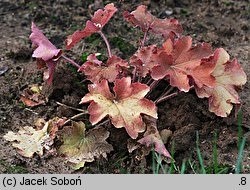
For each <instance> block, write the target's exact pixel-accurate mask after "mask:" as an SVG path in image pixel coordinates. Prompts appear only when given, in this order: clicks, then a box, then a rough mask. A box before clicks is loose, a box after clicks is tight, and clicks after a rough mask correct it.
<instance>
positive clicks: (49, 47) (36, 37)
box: [29, 22, 62, 61]
mask: <svg viewBox="0 0 250 190" xmlns="http://www.w3.org/2000/svg"><path fill="white" fill-rule="evenodd" d="M31 30H32V33H31V35H30V37H29V38H30V40H31V41H32V45H33V46H34V47H36V49H35V51H34V52H33V54H32V57H35V58H40V59H42V60H44V61H49V60H51V59H53V60H54V61H56V60H58V59H59V57H60V56H61V54H62V50H60V49H57V48H56V47H55V46H54V45H53V44H52V43H51V42H50V41H49V40H48V38H46V36H44V34H43V33H42V32H41V31H40V30H39V28H38V27H37V26H36V25H35V23H34V22H32V26H31Z"/></svg>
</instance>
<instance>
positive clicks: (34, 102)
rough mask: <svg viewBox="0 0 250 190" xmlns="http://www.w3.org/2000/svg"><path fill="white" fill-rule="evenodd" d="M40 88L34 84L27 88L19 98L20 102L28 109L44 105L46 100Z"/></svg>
mask: <svg viewBox="0 0 250 190" xmlns="http://www.w3.org/2000/svg"><path fill="white" fill-rule="evenodd" d="M41 89H42V87H41V86H38V85H36V84H33V85H30V86H29V87H28V88H26V89H24V91H23V94H22V95H21V97H20V100H21V101H22V102H23V103H24V104H25V105H26V106H30V107H34V106H38V105H45V104H46V102H47V98H46V97H45V96H43V95H42V94H41Z"/></svg>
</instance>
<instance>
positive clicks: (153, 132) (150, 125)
mask: <svg viewBox="0 0 250 190" xmlns="http://www.w3.org/2000/svg"><path fill="white" fill-rule="evenodd" d="M144 119H145V123H146V126H147V131H146V132H145V133H144V137H143V138H141V139H140V140H138V142H139V143H141V144H144V145H146V146H147V147H149V146H150V145H154V149H155V151H156V152H158V153H159V154H161V155H164V156H166V157H168V158H171V155H170V154H169V152H168V151H167V149H166V147H165V145H164V143H163V141H162V138H161V135H160V133H159V131H158V129H157V124H156V119H154V118H149V117H144Z"/></svg>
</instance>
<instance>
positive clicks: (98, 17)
mask: <svg viewBox="0 0 250 190" xmlns="http://www.w3.org/2000/svg"><path fill="white" fill-rule="evenodd" d="M116 11H117V9H116V7H115V6H114V4H113V3H110V4H107V5H106V6H105V7H104V10H102V9H99V10H97V11H96V12H95V13H94V17H93V18H92V19H91V21H89V20H88V21H87V23H86V27H85V28H84V30H81V31H79V30H78V31H76V32H74V33H73V34H72V35H70V36H68V38H67V40H66V49H68V50H69V49H70V48H71V47H72V46H74V45H75V44H76V43H77V42H78V41H80V40H81V39H83V38H85V37H87V36H90V35H92V34H93V33H96V32H98V31H101V30H102V28H103V27H104V26H105V25H106V24H107V22H108V21H109V20H110V19H111V17H112V16H113V15H114V13H115V12H116Z"/></svg>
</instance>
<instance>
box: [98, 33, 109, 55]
mask: <svg viewBox="0 0 250 190" xmlns="http://www.w3.org/2000/svg"><path fill="white" fill-rule="evenodd" d="M98 33H99V34H100V35H101V37H102V39H103V40H104V42H105V43H106V46H107V49H108V54H109V57H112V53H111V48H110V45H109V42H108V39H107V38H106V36H105V35H104V34H103V32H102V31H99V32H98Z"/></svg>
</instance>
